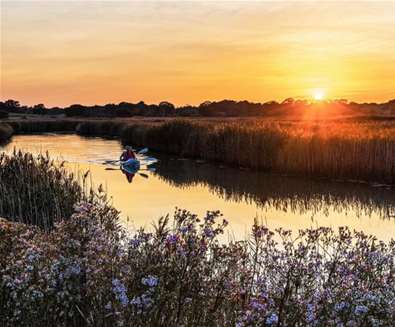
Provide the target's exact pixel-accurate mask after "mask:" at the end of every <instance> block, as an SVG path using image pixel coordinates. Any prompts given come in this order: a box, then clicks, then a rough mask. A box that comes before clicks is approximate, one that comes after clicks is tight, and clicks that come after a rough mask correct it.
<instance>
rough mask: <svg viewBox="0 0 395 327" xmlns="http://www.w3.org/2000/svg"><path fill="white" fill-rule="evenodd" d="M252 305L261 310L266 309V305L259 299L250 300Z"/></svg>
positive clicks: (253, 307)
mask: <svg viewBox="0 0 395 327" xmlns="http://www.w3.org/2000/svg"><path fill="white" fill-rule="evenodd" d="M250 307H251V308H252V309H255V310H259V311H261V310H264V309H265V305H264V304H262V303H260V302H259V301H258V300H257V299H253V300H252V301H251V302H250Z"/></svg>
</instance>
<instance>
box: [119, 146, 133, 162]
mask: <svg viewBox="0 0 395 327" xmlns="http://www.w3.org/2000/svg"><path fill="white" fill-rule="evenodd" d="M129 159H136V155H135V154H134V152H133V149H132V148H131V147H130V146H126V147H125V150H124V151H123V152H122V154H121V157H120V158H119V160H121V161H127V160H129Z"/></svg>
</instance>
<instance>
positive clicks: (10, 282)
mask: <svg viewBox="0 0 395 327" xmlns="http://www.w3.org/2000/svg"><path fill="white" fill-rule="evenodd" d="M25 156H26V157H28V158H31V157H30V155H25ZM8 160H11V161H12V162H14V166H13V167H14V172H16V171H20V170H21V168H24V167H26V166H25V161H24V159H23V157H17V158H16V159H12V158H9V159H8ZM13 160H14V161H13ZM40 160H43V159H40V158H39V159H32V160H30V161H29V162H30V163H31V165H32V166H34V167H35V168H31V169H32V170H33V171H41V168H40V167H41V165H42V163H41V161H40ZM19 166H20V167H19ZM14 172H12V171H11V170H7V174H9V175H10V176H15V174H14V175H13V173H14ZM58 172H59V173H60V174H61V175H63V178H61V179H60V180H65V179H66V180H67V179H68V176H69V175H68V174H67V173H66V172H65V171H63V170H58ZM4 177H6V176H5V175H3V176H2V177H1V178H2V179H3V178H4ZM54 181H56V182H57V179H55V180H54ZM75 182H76V181H75ZM24 183H26V184H28V187H29V188H31V187H33V185H36V186H34V187H36V188H39V187H42V189H46V190H47V192H50V193H55V194H56V190H57V187H58V186H57V185H55V184H47V185H45V186H40V185H41V180H39V179H35V178H29V176H28V175H26V176H25V181H24ZM43 184H45V182H44V183H43ZM8 187H9V189H3V191H4V192H8V191H9V190H13V189H14V186H13V185H10V186H8ZM52 188H53V190H52ZM81 190H82V191H81V192H82V193H84V192H86V191H84V189H83V188H82V189H81ZM70 191H73V190H72V188H66V192H70ZM4 192H1V193H0V197H1V200H3V197H4ZM23 194H24V196H23V197H20V198H19V201H21V204H23V205H25V204H26V205H30V206H32V209H34V206H35V205H36V204H37V203H36V202H34V201H31V200H30V194H29V193H23ZM68 196H71V195H70V194H69V195H68ZM59 199H62V197H60V198H59ZM66 202H67V206H65V207H67V208H68V203H69V200H67V201H66ZM60 207H62V206H60ZM32 209H27V210H28V212H32ZM62 216H63V219H61V220H59V221H57V222H55V224H54V225H53V226H52V229H51V231H50V232H48V231H45V230H43V229H42V228H39V227H36V226H32V225H28V224H22V223H15V222H9V221H6V220H0V240H1V242H0V308H1V311H0V325H2V326H15V325H17V326H54V325H56V326H84V325H86V326H88V325H92V326H391V324H392V323H393V321H394V318H395V317H394V313H395V302H394V298H395V280H394V277H395V275H394V274H395V268H394V258H395V242H394V241H391V242H389V243H388V244H386V243H384V242H381V241H378V240H376V239H375V238H374V237H372V236H367V235H365V234H363V233H361V232H351V231H349V230H348V229H347V228H341V229H339V231H337V232H336V231H333V230H331V229H329V228H316V229H309V230H304V231H300V232H299V233H298V235H292V234H291V232H289V231H285V230H277V231H275V232H273V231H270V230H268V229H267V228H266V227H264V226H261V225H260V224H258V223H255V224H254V226H253V227H252V232H251V238H250V239H249V240H247V241H241V242H229V243H227V244H222V243H221V242H219V241H218V237H219V236H220V235H222V234H223V233H224V231H225V229H226V226H227V221H226V220H224V219H223V218H222V217H221V215H220V214H219V212H208V213H207V215H206V216H205V217H203V218H202V219H199V218H198V217H197V216H195V215H193V214H191V213H189V212H186V211H181V210H177V211H176V213H175V215H174V219H172V220H171V221H170V220H169V219H168V218H162V219H160V220H159V221H158V223H157V224H156V225H155V228H154V229H153V231H152V232H148V231H144V230H139V231H136V232H134V233H132V234H127V233H126V232H125V231H124V230H123V229H122V228H121V227H120V226H119V223H118V220H119V213H118V211H117V210H115V209H114V208H113V207H111V206H110V205H109V204H108V202H107V200H106V197H105V194H104V193H102V192H100V191H98V192H97V193H94V194H93V195H92V193H91V195H90V196H89V197H88V196H86V197H85V198H84V199H83V200H82V201H79V200H78V199H75V203H74V207H73V212H72V214H71V215H70V216H69V213H67V212H63V214H62ZM28 222H29V223H37V221H28Z"/></svg>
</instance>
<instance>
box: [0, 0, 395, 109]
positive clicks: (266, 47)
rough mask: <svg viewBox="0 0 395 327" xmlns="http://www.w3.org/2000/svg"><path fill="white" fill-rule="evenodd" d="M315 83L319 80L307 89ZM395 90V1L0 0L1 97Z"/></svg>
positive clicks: (90, 99)
mask: <svg viewBox="0 0 395 327" xmlns="http://www.w3.org/2000/svg"><path fill="white" fill-rule="evenodd" d="M315 90H319V91H315ZM317 92H319V94H322V93H324V94H325V96H326V97H327V98H347V99H349V100H354V101H377V102H384V101H387V100H389V99H391V98H395V2H392V1H391V2H378V1H375V2H366V1H364V2H354V1H349V2H345V1H341V2H326V3H321V2H320V3H317V2H314V1H308V2H295V1H271V2H267V1H264V2H259V1H239V2H234V1H232V2H228V1H216V2H214V1H196V0H195V1H188V2H187V1H171V2H170V1H169V2H167V1H149V2H148V1H103V2H98V1H25V2H20V1H3V0H2V1H1V99H2V100H5V99H9V98H12V99H17V100H19V101H21V102H22V103H24V104H29V105H31V104H36V103H44V104H45V105H47V106H55V105H57V106H65V105H70V104H72V103H82V104H86V105H90V104H104V103H111V102H112V103H117V102H120V101H129V102H137V101H140V100H143V101H145V102H147V103H158V102H160V101H163V100H166V101H170V102H173V103H175V104H177V105H183V104H198V103H201V102H203V101H205V100H220V99H224V98H227V99H234V100H244V99H246V100H250V101H256V102H265V101H269V100H278V101H281V100H283V99H284V98H287V97H295V98H309V97H313V96H315V94H316V93H317Z"/></svg>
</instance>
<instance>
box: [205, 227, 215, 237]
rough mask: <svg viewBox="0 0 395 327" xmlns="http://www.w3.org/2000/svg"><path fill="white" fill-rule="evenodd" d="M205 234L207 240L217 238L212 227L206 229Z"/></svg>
mask: <svg viewBox="0 0 395 327" xmlns="http://www.w3.org/2000/svg"><path fill="white" fill-rule="evenodd" d="M203 233H204V236H206V237H207V238H213V237H214V236H215V233H214V231H213V229H212V228H211V227H205V228H204V230H203Z"/></svg>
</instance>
